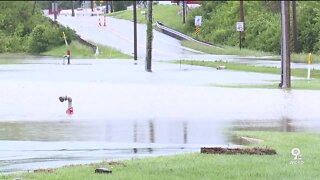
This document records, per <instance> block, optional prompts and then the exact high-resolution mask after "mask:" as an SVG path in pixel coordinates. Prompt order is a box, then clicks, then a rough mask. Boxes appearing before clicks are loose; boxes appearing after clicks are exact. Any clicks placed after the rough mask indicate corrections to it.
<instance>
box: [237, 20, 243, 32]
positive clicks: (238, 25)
mask: <svg viewBox="0 0 320 180" xmlns="http://www.w3.org/2000/svg"><path fill="white" fill-rule="evenodd" d="M243 30H244V23H243V22H237V31H239V32H242V31H243Z"/></svg>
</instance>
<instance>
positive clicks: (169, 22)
mask: <svg viewBox="0 0 320 180" xmlns="http://www.w3.org/2000/svg"><path fill="white" fill-rule="evenodd" d="M179 10H181V7H179V6H175V5H155V6H153V15H154V17H153V18H154V19H153V21H154V22H156V21H160V22H162V23H164V24H165V25H166V26H169V27H171V28H173V29H176V30H178V31H181V32H183V24H182V17H181V15H178V11H179ZM141 11H145V12H147V9H145V8H138V10H137V21H138V22H139V23H146V20H145V17H144V15H142V14H141ZM132 14H133V13H132V10H125V11H119V12H115V13H111V14H108V16H113V17H116V18H120V19H126V20H132V19H133V15H132ZM168 17H170V18H168ZM181 44H182V45H183V46H185V47H188V48H191V49H195V50H198V51H201V52H205V53H208V54H221V55H240V56H258V57H259V56H275V57H272V58H271V59H274V60H277V59H280V55H279V54H274V53H271V52H263V51H257V50H251V49H246V48H242V49H241V50H240V48H239V47H232V46H223V45H217V46H218V48H215V47H210V46H205V45H202V44H198V43H195V42H191V41H181ZM219 47H220V48H219ZM307 57H308V54H307V53H301V54H294V53H293V54H292V55H291V60H292V62H301V63H306V62H307ZM258 59H260V58H258ZM261 60H263V59H261ZM268 60H270V58H268ZM313 61H314V62H320V56H319V55H316V54H314V55H313Z"/></svg>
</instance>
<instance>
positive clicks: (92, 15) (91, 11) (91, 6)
mask: <svg viewBox="0 0 320 180" xmlns="http://www.w3.org/2000/svg"><path fill="white" fill-rule="evenodd" d="M90 5H91V12H93V0H91V3H90ZM91 15H92V16H93V14H91Z"/></svg>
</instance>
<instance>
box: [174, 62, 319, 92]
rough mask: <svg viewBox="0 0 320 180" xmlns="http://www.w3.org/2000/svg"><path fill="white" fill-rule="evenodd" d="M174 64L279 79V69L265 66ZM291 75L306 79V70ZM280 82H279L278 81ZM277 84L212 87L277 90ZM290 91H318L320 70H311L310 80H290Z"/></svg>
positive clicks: (205, 63) (200, 63)
mask: <svg viewBox="0 0 320 180" xmlns="http://www.w3.org/2000/svg"><path fill="white" fill-rule="evenodd" d="M175 63H181V64H190V65H196V66H205V67H212V68H216V67H218V66H225V67H226V69H228V70H235V71H245V72H257V73H269V74H278V75H279V79H280V73H281V69H280V68H276V67H265V66H252V65H246V64H240V63H231V62H225V61H214V62H212V61H211V62H210V61H189V60H182V61H175ZM291 75H292V76H296V77H302V78H306V77H307V70H306V69H291ZM279 82H280V80H279ZM279 82H274V83H273V84H270V85H258V86H253V85H250V86H248V85H241V86H240V85H226V86H221V85H214V86H219V87H235V88H278V84H279ZM291 86H292V89H310V90H319V89H320V70H316V69H312V70H311V79H310V80H307V79H299V80H292V84H291Z"/></svg>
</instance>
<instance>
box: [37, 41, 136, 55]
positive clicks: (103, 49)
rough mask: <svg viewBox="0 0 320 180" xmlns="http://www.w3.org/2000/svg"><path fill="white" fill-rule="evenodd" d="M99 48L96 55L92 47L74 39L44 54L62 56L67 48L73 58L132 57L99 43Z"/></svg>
mask: <svg viewBox="0 0 320 180" xmlns="http://www.w3.org/2000/svg"><path fill="white" fill-rule="evenodd" d="M97 46H98V49H99V55H97V56H96V55H95V52H94V51H93V50H92V48H90V47H88V46H85V45H83V44H81V43H80V42H79V41H72V43H71V44H70V45H69V46H68V47H66V45H62V46H60V47H57V48H54V49H51V50H49V51H47V52H45V53H42V55H45V56H55V57H62V56H63V55H65V54H66V51H67V48H68V49H70V51H71V57H72V58H98V59H106V58H119V59H121V58H130V56H129V55H126V54H123V53H121V52H120V51H118V50H115V49H113V48H110V47H107V46H103V45H97Z"/></svg>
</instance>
